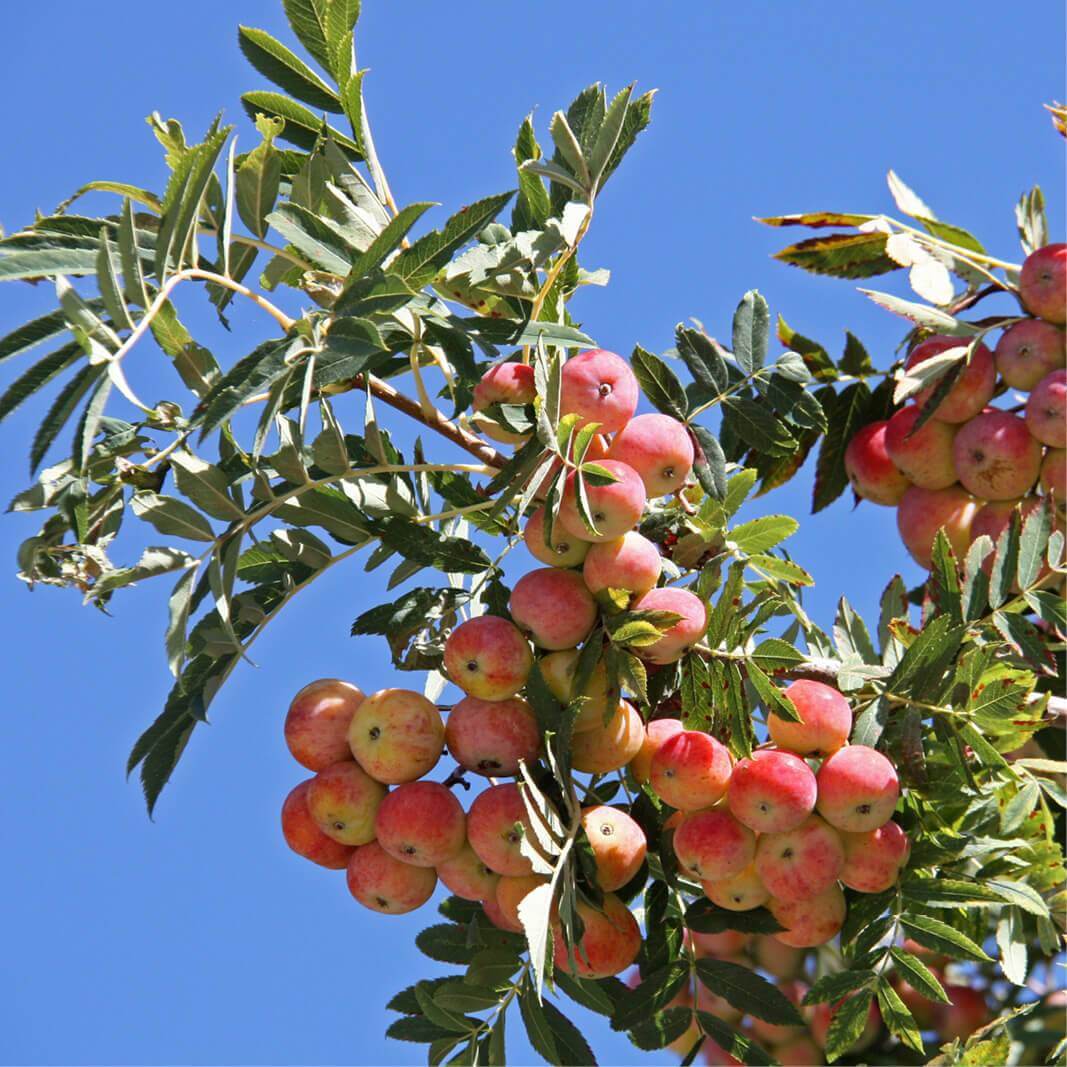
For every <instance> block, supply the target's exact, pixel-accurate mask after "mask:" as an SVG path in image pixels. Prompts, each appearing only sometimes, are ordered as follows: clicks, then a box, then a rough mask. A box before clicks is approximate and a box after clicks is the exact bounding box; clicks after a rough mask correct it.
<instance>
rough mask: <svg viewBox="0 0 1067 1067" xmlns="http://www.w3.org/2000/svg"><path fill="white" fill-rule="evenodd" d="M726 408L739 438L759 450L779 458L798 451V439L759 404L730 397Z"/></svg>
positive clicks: (726, 412) (738, 397)
mask: <svg viewBox="0 0 1067 1067" xmlns="http://www.w3.org/2000/svg"><path fill="white" fill-rule="evenodd" d="M722 409H723V412H724V416H725V417H728V418H729V420H730V422H731V426H732V429H733V431H734V433H736V434H737V436H738V438H739V439H740V440H742V441H744V442H745V444H747V445H749V446H750V447H751V448H754V449H756V451H758V452H766V453H768V454H769V455H772V456H779V455H788V454H789V453H791V452H792V451H793V450H794V449H795V448H796V439H795V438H794V437H793V435H792V434H791V433H790V432H789V430H788V429H787V428H786V427H785V425H784V424H783V423H782V422H780V421H779V420H778V419H777V418H775V417H774V415H772V414H771V413H770V412H769V411H768V410H767V409H766V408H765V407H764V406H763V405H761V404H760V403H758V402H757V401H755V400H749V399H748V398H747V397H743V396H728V397H726V398H725V399H724V400H723V401H722Z"/></svg>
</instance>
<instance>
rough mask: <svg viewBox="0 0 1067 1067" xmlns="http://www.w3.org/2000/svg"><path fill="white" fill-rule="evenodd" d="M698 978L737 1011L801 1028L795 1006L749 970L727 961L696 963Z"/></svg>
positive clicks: (778, 990)
mask: <svg viewBox="0 0 1067 1067" xmlns="http://www.w3.org/2000/svg"><path fill="white" fill-rule="evenodd" d="M696 971H697V977H698V978H699V979H700V980H701V982H703V983H704V985H705V986H707V988H708V989H710V990H711V991H712V992H713V993H716V994H717V995H718V996H720V997H723V998H724V999H725V1000H727V1001H728V1002H729V1003H730V1004H732V1005H733V1006H734V1007H735V1008H737V1009H738V1011H741V1012H743V1013H747V1014H749V1015H754V1016H755V1017H756V1018H757V1019H763V1020H764V1021H765V1022H769V1023H776V1024H777V1025H779V1026H799V1025H801V1019H800V1015H799V1014H798V1012H797V1009H796V1007H795V1006H794V1005H793V1004H792V1003H791V1002H790V1001H789V999H788V998H787V997H786V996H785V994H784V993H782V991H781V990H780V989H778V988H777V987H776V986H774V985H772V984H771V983H770V982H768V981H767V980H766V979H765V978H763V977H761V976H760V975H758V974H757V973H756V972H755V971H752V970H750V969H749V968H748V967H743V966H741V965H740V964H736V963H727V962H725V961H724V960H713V959H707V958H705V959H701V960H697V965H696Z"/></svg>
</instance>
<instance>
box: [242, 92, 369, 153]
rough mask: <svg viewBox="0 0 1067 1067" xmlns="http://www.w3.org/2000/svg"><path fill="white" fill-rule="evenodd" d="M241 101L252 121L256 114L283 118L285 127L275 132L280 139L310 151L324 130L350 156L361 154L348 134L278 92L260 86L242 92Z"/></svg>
mask: <svg viewBox="0 0 1067 1067" xmlns="http://www.w3.org/2000/svg"><path fill="white" fill-rule="evenodd" d="M241 103H242V104H243V105H244V109H245V112H246V113H247V115H248V117H249V118H250V119H252V120H253V121H255V119H256V116H257V115H260V114H263V115H266V116H267V117H268V118H275V119H281V120H283V121H284V123H285V129H284V130H282V132H281V133H280V134H279V135H278V136H279V137H281V139H282V140H283V141H289V142H290V143H291V144H295V145H296V146H297V147H298V148H302V149H304V151H305V152H310V151H312V149H314V147H315V145H316V144H317V143H318V140H319V137H320V135H321V134H323V133H325V134H326V135H327V136H328V137H329V138H330V139H331V140H332V141H333V142H334V143H335V144H336V145H337V146H338V148H340V149H342V150H343V151H344V153H345V155H347V156H348V157H349V158H350V159H353V160H357V161H358V160H360V159H362V158H363V155H362V153H361V152H360V150H359V146H358V145H357V144H356V142H355V141H353V140H352V138H351V137H346V136H345V135H344V134H343V133H341V131H340V130H336V129H334V128H333V127H332V126H329V125H327V124H326V123H325V122H323V120H322V119H320V118H319V117H318V116H317V115H315V113H314V112H313V111H308V109H307V108H306V107H304V106H303V105H302V104H298V103H297V102H296V101H295V100H290V99H289V97H287V96H283V95H282V94H281V93H271V92H266V91H264V90H256V91H254V92H251V93H243V94H242V96H241Z"/></svg>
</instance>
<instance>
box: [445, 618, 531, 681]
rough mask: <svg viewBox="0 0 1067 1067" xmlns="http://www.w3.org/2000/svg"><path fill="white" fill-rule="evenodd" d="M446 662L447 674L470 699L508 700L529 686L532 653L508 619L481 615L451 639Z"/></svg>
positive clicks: (458, 627)
mask: <svg viewBox="0 0 1067 1067" xmlns="http://www.w3.org/2000/svg"><path fill="white" fill-rule="evenodd" d="M444 660H445V664H444V665H445V673H446V674H447V675H448V677H449V678H450V679H451V680H452V681H453V682H455V683H456V685H458V686H459V687H460V689H462V690H463V692H465V693H466V694H468V696H472V697H478V698H479V699H481V700H507V698H508V697H513V696H514V695H515V694H516V693H517V692H518V691H519V690H520V689H521V688H522V687H523V686H524V685H525V684H526V678H527V676H528V675H529V673H530V668H531V667H532V666H533V653H532V652H531V651H530V646H529V645H528V644H527V643H526V638H525V637H523V636H522V633H521V632H520V631H519V630H518V629H517V628H516V627H515V626H514V625H513V624H512V623H510V622H508V620H507V619H502V618H500V617H499V616H497V615H479V616H478V617H477V618H474V619H468V620H467V621H466V622H464V623H461V624H460V625H459V626H457V627H456V629H454V630H453V631H452V633H450V634H449V635H448V640H447V641H446V642H445V654H444Z"/></svg>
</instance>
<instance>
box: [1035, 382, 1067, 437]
mask: <svg viewBox="0 0 1067 1067" xmlns="http://www.w3.org/2000/svg"><path fill="white" fill-rule="evenodd" d="M1026 426H1027V429H1028V430H1029V431H1030V433H1032V434H1033V435H1034V437H1036V438H1037V439H1038V440H1039V441H1040V442H1041V443H1042V444H1045V445H1048V446H1049V447H1050V448H1063V447H1065V446H1067V370H1054V371H1052V373H1051V374H1047V375H1045V377H1044V378H1042V379H1041V381H1039V382H1038V383H1037V385H1036V386H1034V391H1033V392H1032V393H1031V394H1030V399H1029V400H1028V401H1027V402H1026Z"/></svg>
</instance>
